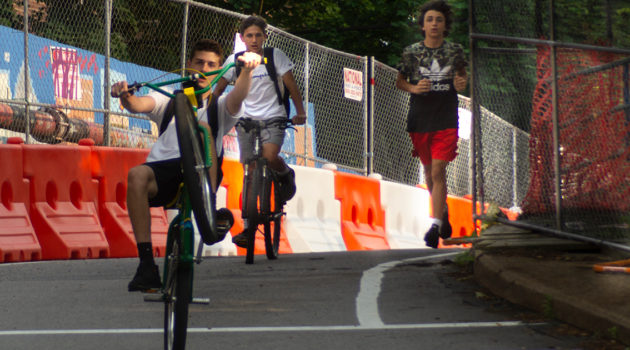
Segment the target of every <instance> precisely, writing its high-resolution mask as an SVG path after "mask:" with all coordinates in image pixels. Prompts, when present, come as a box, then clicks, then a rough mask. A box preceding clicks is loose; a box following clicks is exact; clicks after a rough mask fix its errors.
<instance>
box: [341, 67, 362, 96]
mask: <svg viewBox="0 0 630 350" xmlns="http://www.w3.org/2000/svg"><path fill="white" fill-rule="evenodd" d="M343 96H344V97H345V98H349V99H351V100H355V101H361V100H362V99H363V72H361V71H358V70H353V69H349V68H344V69H343Z"/></svg>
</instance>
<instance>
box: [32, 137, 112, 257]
mask: <svg viewBox="0 0 630 350" xmlns="http://www.w3.org/2000/svg"><path fill="white" fill-rule="evenodd" d="M22 150H23V154H24V164H23V169H24V177H25V178H27V179H29V180H30V203H31V204H30V218H31V221H32V223H33V227H34V228H35V233H36V234H37V238H38V239H39V242H40V244H41V247H42V259H70V258H72V259H76V258H104V257H108V256H109V244H108V242H107V238H106V237H105V233H104V232H103V228H102V227H101V225H100V221H99V218H98V212H97V210H96V205H95V202H96V185H95V183H94V182H93V181H92V177H91V168H90V167H91V162H90V160H91V159H90V156H91V154H90V152H91V151H90V148H89V147H84V146H48V145H24V146H23V147H22Z"/></svg>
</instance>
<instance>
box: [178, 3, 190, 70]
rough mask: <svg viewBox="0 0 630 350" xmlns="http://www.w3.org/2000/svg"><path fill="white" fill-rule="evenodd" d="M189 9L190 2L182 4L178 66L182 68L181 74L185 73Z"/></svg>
mask: <svg viewBox="0 0 630 350" xmlns="http://www.w3.org/2000/svg"><path fill="white" fill-rule="evenodd" d="M189 9H190V4H188V3H185V4H184V18H183V21H182V22H183V24H182V49H181V56H180V66H181V68H182V73H181V76H184V75H185V74H186V71H185V69H186V42H187V41H188V11H189Z"/></svg>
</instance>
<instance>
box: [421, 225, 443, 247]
mask: <svg viewBox="0 0 630 350" xmlns="http://www.w3.org/2000/svg"><path fill="white" fill-rule="evenodd" d="M424 242H425V243H426V244H427V246H429V247H431V248H434V249H437V247H438V243H439V242H440V228H439V227H438V225H435V224H433V225H431V228H430V229H429V231H427V233H426V234H425V235H424Z"/></svg>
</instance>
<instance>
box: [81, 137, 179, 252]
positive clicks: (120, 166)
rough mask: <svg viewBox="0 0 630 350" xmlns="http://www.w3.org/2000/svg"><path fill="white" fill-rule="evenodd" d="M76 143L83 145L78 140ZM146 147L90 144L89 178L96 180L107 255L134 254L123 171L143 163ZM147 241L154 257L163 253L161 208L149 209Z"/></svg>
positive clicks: (163, 216)
mask: <svg viewBox="0 0 630 350" xmlns="http://www.w3.org/2000/svg"><path fill="white" fill-rule="evenodd" d="M80 144H86V142H85V141H83V140H82V141H80ZM148 154H149V150H148V149H131V148H114V147H96V146H93V147H92V177H93V178H94V180H96V181H97V182H98V212H99V218H100V220H101V224H102V226H103V230H104V232H105V236H106V237H107V241H108V242H109V247H110V256H111V257H114V258H126V257H136V256H138V249H137V247H136V240H135V237H134V235H133V228H132V227H131V221H130V220H129V214H128V213H127V174H128V173H129V169H131V168H133V167H134V166H136V165H139V164H142V163H144V161H145V160H146V157H147V155H148ZM150 213H151V240H152V243H153V253H154V255H155V256H164V254H165V251H166V234H167V232H168V225H169V221H168V220H167V218H166V214H165V213H164V209H163V208H161V207H159V208H151V209H150Z"/></svg>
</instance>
